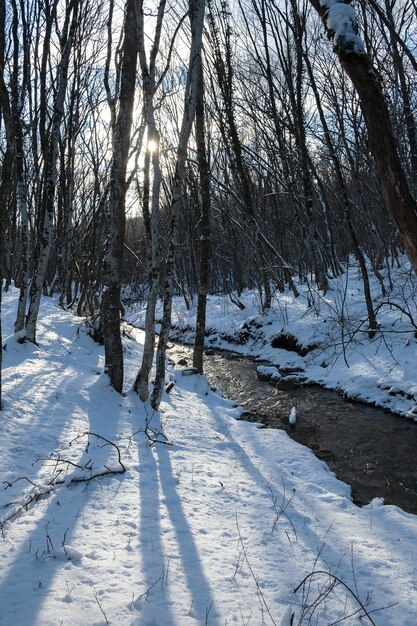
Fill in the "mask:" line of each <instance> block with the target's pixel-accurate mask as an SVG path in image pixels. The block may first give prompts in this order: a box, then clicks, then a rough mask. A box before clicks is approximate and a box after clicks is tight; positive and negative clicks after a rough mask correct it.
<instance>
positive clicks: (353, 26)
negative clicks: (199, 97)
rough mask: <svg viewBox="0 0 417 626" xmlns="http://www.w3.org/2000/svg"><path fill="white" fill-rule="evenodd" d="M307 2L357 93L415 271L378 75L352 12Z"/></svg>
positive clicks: (408, 207) (414, 245) (414, 212)
mask: <svg viewBox="0 0 417 626" xmlns="http://www.w3.org/2000/svg"><path fill="white" fill-rule="evenodd" d="M310 3H311V4H312V6H313V7H314V8H315V9H316V11H318V13H319V14H320V15H321V17H322V19H323V22H324V24H325V27H326V30H327V33H328V35H329V37H330V38H332V39H333V44H334V50H335V52H336V54H337V56H338V58H339V61H340V64H341V66H342V68H343V69H344V70H345V72H346V74H347V75H348V76H349V78H350V80H351V81H352V84H353V86H354V87H355V89H356V91H357V93H358V96H359V102H360V106H361V110H362V113H363V116H364V119H365V123H366V127H367V130H368V142H369V150H370V152H371V154H372V155H373V157H374V159H375V164H376V169H377V172H378V175H379V179H380V183H381V187H382V190H383V194H384V198H385V202H386V205H387V208H388V210H389V212H390V213H391V216H392V218H393V220H394V222H395V224H396V226H397V228H398V232H399V234H400V237H401V239H402V241H403V244H404V247H405V250H406V252H407V254H408V256H409V258H410V261H411V262H412V264H413V266H414V269H415V270H416V271H417V202H416V200H415V199H414V198H413V196H412V194H411V191H410V188H409V186H408V182H407V179H406V176H405V173H404V169H403V167H402V165H401V161H400V158H399V155H398V151H397V146H396V140H395V137H394V133H393V129H392V124H391V120H390V116H389V111H388V107H387V104H386V101H385V98H384V95H383V93H382V89H381V85H380V83H379V81H378V76H377V74H376V72H375V70H374V68H373V67H372V64H371V61H370V59H369V57H368V55H367V54H366V52H365V50H364V46H363V43H362V41H361V39H360V38H359V37H358V35H357V23H356V17H355V12H354V9H353V8H352V7H351V6H350V5H347V4H345V3H344V2H340V1H337V0H310Z"/></svg>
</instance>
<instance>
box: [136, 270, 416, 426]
mask: <svg viewBox="0 0 417 626" xmlns="http://www.w3.org/2000/svg"><path fill="white" fill-rule="evenodd" d="M370 277H371V291H372V297H373V302H374V307H375V310H376V316H377V322H378V331H377V332H376V333H375V334H374V336H373V337H369V334H368V332H367V330H368V327H367V324H366V320H367V315H366V308H365V303H364V296H363V285H362V281H361V278H360V275H359V272H358V269H357V267H356V266H355V265H354V264H352V266H351V267H349V268H347V271H346V273H345V274H343V275H342V276H340V277H339V278H337V279H334V280H331V281H330V289H329V291H328V292H327V293H326V294H325V295H323V293H322V292H317V291H316V290H315V289H313V288H312V287H311V285H309V284H298V283H297V288H298V290H299V292H300V295H299V296H298V297H297V298H296V297H294V294H293V293H292V292H291V291H286V292H285V293H283V294H280V293H276V294H275V296H274V298H273V303H272V308H271V310H270V311H269V312H268V313H266V314H264V315H261V314H260V302H259V297H258V295H257V293H256V292H254V291H245V292H243V294H242V295H241V296H240V301H241V303H242V304H243V305H244V306H245V308H244V309H242V310H241V309H239V308H238V307H237V306H236V305H235V304H234V303H233V302H232V301H231V299H230V298H229V297H228V296H224V295H221V296H209V297H208V306H207V313H208V315H207V330H208V336H207V338H206V345H207V347H213V348H220V349H226V350H233V351H235V352H238V353H239V354H243V355H247V356H250V357H253V358H256V359H261V360H265V361H269V363H270V364H271V365H273V366H276V367H277V368H279V369H281V370H283V371H284V372H285V371H286V370H299V372H298V373H296V374H295V378H296V379H299V380H301V381H306V382H313V383H318V384H320V385H322V386H323V387H326V388H328V389H336V390H338V391H340V392H342V393H344V394H345V395H346V396H348V397H350V398H352V399H356V400H361V401H363V402H367V403H369V404H374V405H375V406H379V407H382V408H386V409H389V410H390V411H392V412H394V413H397V414H399V415H403V416H406V417H409V418H412V419H416V420H417V376H416V372H417V279H416V277H415V274H414V272H413V271H412V270H411V269H410V265H409V263H408V262H407V261H406V260H405V259H402V260H401V265H400V267H392V268H390V270H389V274H388V271H387V270H386V269H385V270H381V278H382V279H383V282H384V285H385V288H386V291H387V293H386V294H385V295H382V293H381V285H380V283H379V282H378V281H377V280H376V278H375V276H374V275H373V273H372V271H371V270H370ZM390 280H391V287H392V288H390ZM195 305H196V303H194V306H192V307H191V309H190V310H188V311H187V309H186V307H185V304H184V300H183V299H182V298H179V297H177V298H176V299H175V302H174V315H173V321H174V323H175V324H176V325H177V331H176V333H175V332H174V333H173V337H178V338H180V339H181V340H182V341H184V342H189V343H192V342H193V339H194V327H195V313H196V306H195ZM126 318H127V319H128V320H129V321H130V322H131V323H133V324H135V325H136V326H143V321H144V308H143V305H141V304H137V305H135V306H132V307H129V309H128V312H127V316H126ZM282 335H285V336H287V337H288V335H289V336H291V337H292V338H295V340H297V342H298V350H299V351H302V348H304V349H305V350H304V351H305V352H307V354H305V355H304V356H301V355H300V354H298V353H297V352H295V351H289V350H286V349H282V348H281V347H274V345H277V343H278V345H281V344H280V342H279V338H281V337H282ZM277 338H278V341H277ZM263 373H265V372H263ZM287 374H288V371H287ZM278 375H279V373H278ZM291 376H294V374H293V373H292V374H291ZM275 377H276V375H275Z"/></svg>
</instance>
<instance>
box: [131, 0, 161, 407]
mask: <svg viewBox="0 0 417 626" xmlns="http://www.w3.org/2000/svg"><path fill="white" fill-rule="evenodd" d="M165 4H166V3H165V0H161V2H160V4H159V9H158V17H157V23H156V27H155V39H154V42H153V45H152V50H151V53H150V58H149V66H148V63H147V61H146V52H145V50H146V45H145V29H144V21H143V10H142V2H141V3H140V10H139V14H138V40H139V60H140V66H141V72H142V80H143V98H144V107H143V108H144V115H145V122H146V124H147V126H148V143H147V149H146V155H145V168H144V192H143V218H144V223H145V230H146V237H147V267H146V270H147V276H148V283H149V293H148V296H147V306H146V316H145V342H144V346H143V357H142V364H141V367H140V369H139V372H138V374H137V377H136V380H135V384H134V389H135V391H136V392H137V393H138V394H139V397H140V399H141V400H142V402H145V401H146V400H147V399H148V398H149V376H150V372H151V369H152V362H153V357H154V350H155V310H156V301H157V298H158V289H159V280H160V269H159V268H160V246H159V202H160V191H161V182H162V175H161V167H160V160H159V132H158V129H157V127H156V122H155V105H154V96H155V91H156V89H157V85H156V60H157V56H158V53H159V44H160V36H161V29H162V24H163V18H164V12H165ZM151 164H152V167H153V172H152V174H153V178H152V194H151V183H150V175H151V171H150V170H151Z"/></svg>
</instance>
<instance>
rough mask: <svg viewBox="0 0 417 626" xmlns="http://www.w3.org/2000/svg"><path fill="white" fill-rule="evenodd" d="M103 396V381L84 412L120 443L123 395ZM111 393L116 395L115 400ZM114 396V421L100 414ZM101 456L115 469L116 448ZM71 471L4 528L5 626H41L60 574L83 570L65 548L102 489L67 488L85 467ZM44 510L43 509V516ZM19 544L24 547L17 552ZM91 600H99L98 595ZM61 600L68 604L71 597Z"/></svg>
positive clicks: (84, 399) (0, 592)
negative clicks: (7, 549)
mask: <svg viewBox="0 0 417 626" xmlns="http://www.w3.org/2000/svg"><path fill="white" fill-rule="evenodd" d="M103 392H104V389H103V381H102V380H96V381H95V383H94V384H93V385H91V386H90V387H88V388H87V389H85V394H84V395H80V397H79V402H78V408H79V410H81V411H84V412H85V414H86V416H87V419H88V423H89V429H90V430H91V431H92V432H97V433H98V434H100V433H101V432H103V433H104V436H105V437H106V438H107V439H109V440H116V438H117V435H118V429H119V419H118V417H119V416H118V412H119V414H120V406H119V404H118V398H119V396H118V394H116V393H115V392H111V391H110V390H109V389H106V390H105V393H103ZM109 393H112V394H114V395H112V396H109ZM104 397H105V399H106V400H104ZM110 397H112V398H114V406H113V411H112V419H111V420H109V419H107V420H103V418H102V417H103V415H108V413H109V412H107V413H105V414H102V416H100V399H101V403H102V402H104V401H107V404H109V398H110ZM97 404H99V406H97ZM89 448H90V447H89V446H84V451H83V452H82V453H81V456H80V457H79V458H76V459H75V460H76V464H77V466H79V467H84V466H87V467H88V463H89V462H90V459H91V450H90V449H89ZM101 453H102V458H100V464H103V466H104V465H108V466H111V465H112V464H113V461H114V459H113V458H110V456H111V453H112V450H111V448H110V447H108V448H102V450H101ZM113 456H114V455H113ZM73 458H75V457H73ZM69 467H70V469H69V473H68V475H67V480H66V484H64V485H63V486H61V487H57V488H56V489H55V491H54V492H52V493H51V494H50V495H49V496H47V497H46V498H44V499H41V500H40V501H38V502H37V503H36V504H35V505H34V506H33V507H32V508H31V509H29V510H28V511H27V512H23V513H22V514H21V515H20V516H19V517H18V518H17V519H15V520H14V521H12V522H10V523H9V524H8V525H7V526H6V527H5V529H4V541H5V542H7V543H8V544H9V546H10V553H11V559H10V561H9V565H7V563H6V564H5V565H4V566H3V572H4V576H3V578H2V580H1V582H0V607H1V610H0V624H4V626H10V624H16V625H17V624H19V626H26V624H27V625H28V626H29V625H31V624H35V623H39V622H38V619H39V614H40V612H41V611H42V606H43V604H44V602H45V599H46V597H47V595H48V594H50V592H51V591H52V590H53V585H54V580H55V578H56V576H57V574H58V573H59V571H60V570H61V569H62V568H71V567H77V566H78V562H77V560H78V559H77V553H76V552H75V554H74V552H73V551H68V552H66V550H65V547H64V545H68V546H71V545H72V544H73V543H74V542H75V543H76V542H77V537H76V530H77V526H78V524H79V522H80V520H81V519H82V517H83V515H84V511H86V510H87V509H88V508H89V507H90V506H91V504H92V503H93V502H94V500H95V496H96V494H97V491H98V490H100V489H101V488H102V485H101V484H99V483H98V482H97V481H91V482H90V483H88V485H87V488H85V487H86V483H79V484H78V483H74V484H73V485H70V486H69V487H67V483H68V480H69V479H70V478H71V476H75V475H77V474H79V473H80V470H79V468H75V467H72V466H69ZM86 476H88V472H87V473H86ZM103 480H104V479H103ZM106 480H108V481H110V480H116V481H118V483H119V482H120V480H121V477H120V476H114V477H108V478H106ZM107 484H108V483H107ZM39 508H41V509H42V514H41V515H40V513H39ZM18 543H19V547H18V548H16V546H17V544H18ZM7 560H8V559H7ZM4 561H6V558H5V559H4ZM56 593H57V589H55V590H54V594H55V595H56ZM91 596H92V598H94V596H93V591H91ZM61 601H62V602H66V600H65V598H62V599H61ZM95 608H96V610H95V609H94V610H93V613H94V614H95V617H94V618H93V615H92V616H91V619H95V621H96V622H97V620H99V619H100V618H102V615H101V613H100V610H99V606H98V605H96V607H95Z"/></svg>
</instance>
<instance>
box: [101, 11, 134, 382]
mask: <svg viewBox="0 0 417 626" xmlns="http://www.w3.org/2000/svg"><path fill="white" fill-rule="evenodd" d="M137 56H138V39H137V22H136V6H135V0H127V1H126V17H125V32H124V42H123V49H122V73H121V80H120V94H119V111H118V115H117V120H116V121H115V125H114V128H113V162H112V168H111V175H110V198H109V209H108V241H107V250H106V258H105V275H104V281H103V282H104V288H103V297H102V301H101V318H100V326H101V330H102V333H103V337H104V351H105V371H106V373H107V374H108V376H109V378H110V383H111V385H112V387H113V388H114V389H115V390H116V391H118V392H119V393H121V392H122V389H123V347H122V339H121V334H120V283H121V278H122V261H123V250H124V237H125V223H126V218H125V198H126V191H127V185H126V171H127V162H128V158H129V146H130V133H131V128H132V119H133V105H134V98H135V81H136V63H137Z"/></svg>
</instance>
